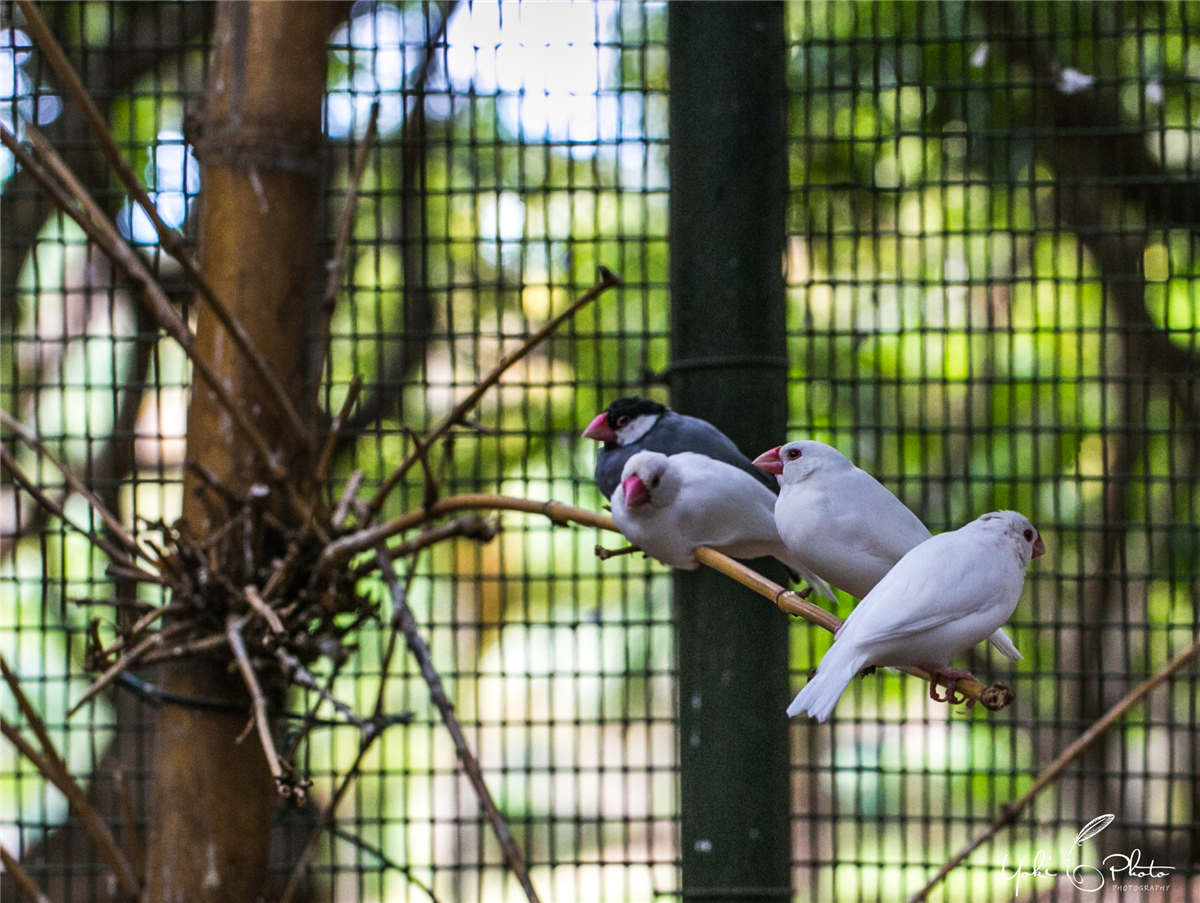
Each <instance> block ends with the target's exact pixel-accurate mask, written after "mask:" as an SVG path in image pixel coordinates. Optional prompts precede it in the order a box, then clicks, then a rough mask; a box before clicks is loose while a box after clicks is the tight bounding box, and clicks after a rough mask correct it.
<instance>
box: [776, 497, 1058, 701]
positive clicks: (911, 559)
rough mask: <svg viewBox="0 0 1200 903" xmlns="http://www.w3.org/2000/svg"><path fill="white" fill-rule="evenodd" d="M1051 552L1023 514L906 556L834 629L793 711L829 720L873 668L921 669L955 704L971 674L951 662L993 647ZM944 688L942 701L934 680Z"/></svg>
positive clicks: (1004, 516) (996, 515) (945, 537)
mask: <svg viewBox="0 0 1200 903" xmlns="http://www.w3.org/2000/svg"><path fill="white" fill-rule="evenodd" d="M1045 552H1046V546H1045V544H1044V543H1043V542H1042V538H1041V537H1040V536H1039V535H1038V532H1037V530H1035V529H1034V527H1033V524H1031V523H1030V522H1029V521H1028V520H1027V519H1026V518H1025V516H1024V515H1022V514H1018V513H1017V512H1015V511H993V512H992V513H990V514H985V515H983V516H982V517H980V518H978V519H976V520H973V521H971V523H969V524H967V525H966V526H964V527H961V528H959V529H958V530H952V531H950V532H948V533H942V534H939V535H938V536H934V537H933V538H931V539H927V540H925V542H923V543H921V544H920V545H918V546H917V547H916V548H915V549H913V550H912V551H911V552H909V553H908V554H906V555H905V556H904V557H903V558H901V559H900V561H899V562H898V563H897V564H896V566H895V567H894V568H892V569H891V570H890V571H888V573H887V575H886V576H884V578H883V579H882V580H880V581H879V583H878V584H876V586H875V588H874V589H872V590H871V591H870V592H869V593H867V596H866V598H865V599H863V600H862V602H860V603H859V604H858V607H857V608H855V609H854V611H853V612H851V613H850V617H848V618H847V619H846V621H845V623H844V624H843V625H842V627H841V629H840V630H839V631H838V633H837V636H836V638H835V639H834V641H833V645H832V646H831V647H830V649H829V651H828V652H826V653H825V656H824V658H822V659H821V663H820V665H819V666H818V667H817V673H816V676H815V677H813V679H812V680H810V681H809V682H808V684H807V685H806V686H805V687H804V689H802V690H801V691H800V692H799V694H798V695H797V696H796V698H795V699H794V700H792V704H791V705H790V706H788V710H787V713H788V717H792V716H794V715H798V714H800V713H801V712H805V711H807V712H808V714H809V715H810V716H811V717H813V718H816V719H817V720H818V721H824V720H825V719H827V718H828V717H829V715H830V713H831V712H832V711H833V707H834V706H835V705H836V704H837V701H838V700H839V699H840V698H841V696H842V693H843V692H844V691H845V689H846V686H847V685H848V684H849V683H850V681H851V679H852V678H853V677H854V675H855V674H857V673H858V672H859V671H861V670H862V669H863V668H866V667H870V666H885V665H886V666H891V667H920V668H924V669H925V670H926V671H929V672H930V673H931V674H932V675H933V676H934V681H933V683H932V684H931V685H930V690H929V695H930V696H931V697H932V698H933V699H936V700H938V701H939V702H946V701H949V702H951V703H953V702H956V701H957V700H955V699H954V691H953V682H955V681H957V680H959V679H963V678H967V679H971V680H974V679H975V678H974V676H973V675H972V674H970V673H969V672H967V671H961V670H959V669H957V668H950V667H949V663H950V659H951V658H952V657H953V656H955V655H957V654H959V653H960V652H963V651H964V650H966V649H969V648H970V647H972V646H974V645H975V644H976V643H978V642H980V641H981V640H984V639H987V638H988V637H989V636H990V635H991V634H992V633H993V632H994V631H996V630H998V629H999V627H1000V625H1001V624H1003V623H1004V622H1005V621H1007V620H1008V618H1009V617H1010V616H1011V615H1012V613H1013V611H1014V610H1015V609H1016V607H1017V602H1018V600H1019V599H1020V598H1021V589H1022V587H1023V586H1024V582H1025V569H1026V568H1027V567H1028V566H1029V562H1030V561H1031V560H1032V559H1034V558H1037V557H1038V556H1039V555H1043V554H1045ZM938 676H942V677H943V678H945V679H946V680H947V681H948V682H949V683H948V688H947V692H946V697H945V698H942V697H939V696H938V695H937V678H938Z"/></svg>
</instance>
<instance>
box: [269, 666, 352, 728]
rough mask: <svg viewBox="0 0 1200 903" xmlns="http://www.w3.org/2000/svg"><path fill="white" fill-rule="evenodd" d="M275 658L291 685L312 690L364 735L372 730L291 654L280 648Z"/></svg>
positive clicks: (314, 711)
mask: <svg viewBox="0 0 1200 903" xmlns="http://www.w3.org/2000/svg"><path fill="white" fill-rule="evenodd" d="M275 657H276V658H277V659H279V664H280V665H282V666H283V673H284V674H286V675H287V678H288V680H289V681H290V682H291V683H294V684H296V685H297V686H299V687H304V688H305V689H306V690H312V691H313V692H314V693H316V694H317V695H318V696H320V697H321V699H323V700H325V701H326V702H328V703H329V704H330V705H331V706H333V708H334V709H336V710H337V711H338V712H339V713H340V714H341V716H342V717H343V718H345V719H346V720H347V721H348V722H350V723H351V724H353V725H354V726H355V727H356V728H358V729H359V730H360V731H362V732H363V733H364V734H366V733H369V732H370V731H372V730H374V728H373V726H372V724H371V723H370V722H369V721H364V720H363V719H362V718H359V717H358V713H357V712H355V711H354V709H352V708H350V706H348V705H346V703H344V702H342V701H341V700H340V699H338V698H337V697H336V696H334V695H333V694H332V693H330V692H329V691H328V690H327V689H325V688H324V687H323V686H321V683H320V681H318V680H317V679H316V677H314V676H313V673H312V672H311V671H309V670H308V669H307V668H305V667H304V663H303V662H302V661H300V659H298V658H296V656H294V655H292V653H290V652H288V651H287V650H286V649H284V648H283V647H282V646H281V647H279V648H278V649H276V650H275ZM312 714H314V715H315V714H316V709H314V710H313V713H312Z"/></svg>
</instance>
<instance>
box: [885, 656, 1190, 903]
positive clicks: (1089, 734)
mask: <svg viewBox="0 0 1200 903" xmlns="http://www.w3.org/2000/svg"><path fill="white" fill-rule="evenodd" d="M1197 652H1200V635H1197V636H1196V640H1195V642H1193V643H1192V645H1190V646H1189V647H1188V648H1187V649H1184V650H1183V651H1182V652H1180V653H1179V654H1178V655H1176V656H1175V658H1173V659H1171V661H1170V662H1169V663H1168V664H1167V665H1166V667H1164V668H1163V669H1162V670H1161V671H1159V672H1158V673H1157V674H1155V675H1154V676H1152V677H1150V678H1148V679H1146V680H1144V681H1142V682H1141V683H1140V684H1138V685H1137V686H1136V687H1134V689H1133V690H1131V691H1130V692H1129V693H1127V694H1125V696H1123V697H1122V698H1121V699H1120V700H1119V701H1118V702H1117V703H1116V705H1114V706H1113V707H1112V708H1110V709H1109V710H1108V711H1107V712H1105V714H1104V716H1103V717H1102V718H1101V719H1100V720H1099V721H1097V722H1096V723H1095V724H1093V725H1092V726H1091V727H1089V728H1088V729H1087V730H1086V731H1084V732H1083V733H1082V734H1080V735H1079V736H1078V737H1076V738H1075V740H1074V741H1073V742H1072V743H1071V745H1070V746H1068V747H1067V748H1066V749H1064V750H1063V751H1062V752H1061V753H1059V755H1058V758H1056V759H1055V760H1054V761H1053V762H1051V763H1050V764H1049V765H1047V766H1046V768H1045V769H1043V770H1042V773H1041V774H1040V775H1038V779H1037V780H1036V781H1034V782H1033V786H1032V787H1030V788H1029V790H1028V791H1026V793H1025V795H1024V796H1022V797H1021V798H1020V799H1019V800H1017V801H1015V802H1012V803H1009V804H1008V805H1007V806H1005V807H1004V809H1003V810H1002V811H1001V813H1000V816H999V817H998V818H997V819H996V820H995V821H993V822H992V823H991V825H990V826H989V827H988V829H987V830H986V831H984V832H983V833H982V834H980V835H979V836H978V837H976V838H975V839H974V840H972V841H971V842H970V843H968V844H967V845H966V846H965V847H963V848H962V849H961V850H960V851H959V852H958V853H957V854H956V855H955V856H954V857H953V858H951V859H950V861H949V862H947V863H946V864H945V865H943V866H942V867H941V869H940V870H939V871H938V873H937V874H936V875H934V876H933V877H932V878H931V879H930V880H929V882H928V883H927V884H926V885H925V886H924V887H922V888H921V889H920V890H919V891H917V892H916V893H915V894H913V895H912V896H911V897H909V898H908V903H920V901H922V900H924V899H925V898H926V897H928V896H929V893H930V891H932V890H933V889H934V888H935V887H937V886H938V884H939V883H941V881H942V879H943V878H945V877H946V876H947V875H948V874H950V872H952V871H953V870H954V869H955V868H957V867H958V866H959V865H961V864H962V862H963V861H964V860H965V859H966V858H967V857H968V856H970V855H971V854H972V853H973V852H975V850H977V849H978V848H979V847H980V846H982V845H983V844H985V843H987V842H988V841H989V840H991V839H992V838H993V837H995V836H996V834H997V833H998V832H999V831H1000V830H1001V829H1003V828H1004V827H1006V826H1008V825H1011V824H1012V823H1013V822H1015V821H1016V820H1017V817H1018V816H1019V815H1020V814H1021V813H1022V812H1024V811H1025V810H1026V809H1028V808H1029V806H1030V805H1031V804H1032V803H1033V801H1034V800H1035V799H1037V797H1038V796H1039V795H1040V794H1041V792H1042V791H1043V790H1045V789H1046V788H1047V787H1049V786H1051V785H1052V784H1053V783H1054V782H1055V781H1057V780H1058V779H1059V778H1060V777H1062V773H1063V772H1064V771H1066V770H1067V768H1068V766H1070V765H1071V763H1072V762H1074V761H1075V760H1076V759H1077V758H1079V756H1080V755H1081V754H1082V753H1083V751H1084V750H1086V749H1087V748H1088V747H1089V746H1091V745H1092V744H1093V743H1095V742H1096V740H1098V739H1099V738H1100V737H1101V736H1103V735H1104V733H1105V731H1107V730H1108V729H1109V728H1110V727H1112V726H1113V725H1114V724H1116V723H1117V722H1118V721H1120V720H1121V719H1122V718H1123V717H1125V715H1126V714H1127V713H1128V712H1129V710H1130V709H1132V708H1133V707H1134V706H1135V705H1137V704H1138V703H1139V702H1141V701H1142V700H1143V699H1145V698H1146V697H1147V696H1148V695H1150V693H1152V692H1153V691H1154V690H1156V689H1158V687H1160V686H1161V685H1162V684H1163V683H1164V682H1165V681H1166V680H1167V678H1168V677H1170V676H1171V675H1172V674H1174V673H1175V672H1177V671H1179V670H1180V669H1181V668H1183V666H1184V665H1186V664H1187V663H1188V662H1190V661H1191V660H1192V658H1194V657H1195V655H1196V653H1197Z"/></svg>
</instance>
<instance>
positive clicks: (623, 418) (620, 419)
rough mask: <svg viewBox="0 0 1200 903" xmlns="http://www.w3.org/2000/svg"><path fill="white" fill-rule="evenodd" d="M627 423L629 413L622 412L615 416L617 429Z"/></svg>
mask: <svg viewBox="0 0 1200 903" xmlns="http://www.w3.org/2000/svg"><path fill="white" fill-rule="evenodd" d="M627 423H629V415H628V414H622V415H621V416H620V417H618V418H617V429H620V428H621V427H623V426H625V424H627Z"/></svg>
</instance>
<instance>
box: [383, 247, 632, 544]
mask: <svg viewBox="0 0 1200 903" xmlns="http://www.w3.org/2000/svg"><path fill="white" fill-rule="evenodd" d="M620 284H621V277H620V276H618V275H617V274H616V273H614V272H612V271H611V270H609V269H608V268H607V267H600V281H599V282H597V283H596V284H595V285H593V286H592V287H591V288H590V289H588V290H587V291H586V292H584V293H583V295H581V296H580V297H579V299H578V300H576V301H575V302H574V303H573V304H571V305H570V306H568V307H567V309H566V310H564V311H563V312H562V313H560V314H559V315H558V316H556V317H552V318H551V319H549V320H547V321H546V322H545V323H544V324H542V326H541V327H539V328H538V329H537V330H535V331H534V332H533V334H532V335H530V336H529V338H527V339H526V340H525V341H524V342H522V343H521V346H520V347H519V348H516V349H514V350H513V351H510V352H509V353H508V354H506V355H504V356H503V357H502V358H500V360H499V361H497V363H496V365H495V366H494V367H493V368H492V369H491V372H489V373H488V374H487V376H485V377H484V378H483V379H482V380H480V381H479V382H478V383H477V384H476V385H475V387H474V388H472V389H471V391H470V392H468V393H467V396H466V397H465V398H464V399H463V400H462V401H460V402H459V403H458V404H456V405H455V406H454V408H453V409H452V410H451V411H450V413H449V414H447V415H446V417H445V419H443V420H442V422H441V423H439V424H438V425H437V426H436V427H435V428H434V429H433V431H432V432H430V433H428V434H426V436H425V439H424V440H423V441H422V442H419V443H417V446H416V448H414V449H413V450H412V451H411V452H409V453H408V456H407V457H406V458H405V459H404V460H403V461H401V462H400V466H399V467H397V468H396V469H395V470H394V471H393V472H392V474H391V476H389V477H388V478H387V480H385V481H384V483H383V485H382V486H380V487H379V491H378V492H376V493H375V496H374V498H372V499H371V502H370V504H369V505H368V506H367V510H368V512H369V513H368V515H367V517H368V520H373V519H374V518H375V517H376V516H378V514H379V511H380V510H381V509H382V508H383V503H384V502H385V501H387V497H388V496H389V495H391V493H392V490H394V489H395V488H396V486H397V485H398V484H399V483H400V481H401V480H402V479H403V478H404V475H405V474H406V473H408V471H409V470H410V469H411V468H412V466H413V464H415V463H416V462H417V461H418V460H419V459H420V456H421V455H422V454H424V452H425V450H426V449H428V448H429V447H431V446H432V445H433V443H434V442H436V441H437V440H438V439H439V438H441V437H442V436H443V435H445V434H446V432H447V431H448V430H449V429H450V428H451V427H452V426H454V425H455V424H456V423H458V422H459V421H460V420H462V418H463V417H464V416H465V415H466V414H467V412H469V411H470V410H471V409H473V408H474V407H475V405H477V404H478V403H479V399H481V398H482V397H483V395H484V393H485V392H487V390H488V389H490V388H491V387H492V386H494V385H495V384H496V383H497V382H499V381H500V377H501V376H503V375H504V372H505V371H506V370H508V368H509V367H511V366H512V365H513V364H515V363H517V362H518V361H520V360H521V359H522V358H524V357H525V356H526V355H527V354H529V352H531V351H532V350H533V349H534V348H536V347H537V346H538V345H540V344H541V343H542V341H543V340H544V339H545V338H546V337H547V336H548V335H550V333H552V332H554V330H556V329H557V328H558V327H559V326H561V325H562V324H563V323H565V322H566V321H567V320H569V319H570V318H571V317H573V316H575V314H576V313H578V312H579V311H580V310H581V309H582V308H584V307H586V306H587V305H588V304H590V303H591V302H592V301H594V300H595V299H596V298H598V297H599V296H600V295H602V294H604V293H605V292H606V291H608V290H609V289H610V288H613V287H614V286H618V285H620ZM371 545H374V543H371Z"/></svg>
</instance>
